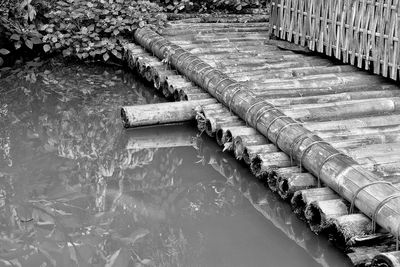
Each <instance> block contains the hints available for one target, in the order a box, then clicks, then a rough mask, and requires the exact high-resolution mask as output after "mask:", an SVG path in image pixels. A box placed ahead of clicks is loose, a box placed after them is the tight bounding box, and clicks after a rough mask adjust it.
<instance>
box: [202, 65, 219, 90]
mask: <svg viewBox="0 0 400 267" xmlns="http://www.w3.org/2000/svg"><path fill="white" fill-rule="evenodd" d="M212 71H215V72H216V73H218V75H224V73H222V72H221V71H219V70H217V69H214V68H212V69H210V71H209V72H207V73H205V74H203V77H205V76H206V75H208V74H209V73H211V72H212ZM213 79H215V76H214V77H212V78H211V79H209V80H208V81H207V83H206V84H205V87H204V88H208V86H209V85H210V82H211V81H212V80H213Z"/></svg>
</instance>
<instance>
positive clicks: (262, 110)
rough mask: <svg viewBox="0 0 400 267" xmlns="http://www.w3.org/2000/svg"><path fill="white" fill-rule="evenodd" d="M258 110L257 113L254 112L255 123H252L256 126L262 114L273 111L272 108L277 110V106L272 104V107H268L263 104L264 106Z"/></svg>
mask: <svg viewBox="0 0 400 267" xmlns="http://www.w3.org/2000/svg"><path fill="white" fill-rule="evenodd" d="M264 108H268V109H264ZM260 110H261V113H259V112H260ZM260 110H258V111H257V113H256V121H255V123H254V125H255V126H256V127H257V124H258V121H259V120H260V119H261V117H262V116H264V114H265V113H267V112H270V111H273V110H278V108H277V107H275V106H272V107H270V106H264V107H262V108H260Z"/></svg>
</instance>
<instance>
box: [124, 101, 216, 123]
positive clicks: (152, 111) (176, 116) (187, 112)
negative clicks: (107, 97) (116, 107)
mask: <svg viewBox="0 0 400 267" xmlns="http://www.w3.org/2000/svg"><path fill="white" fill-rule="evenodd" d="M216 102H217V101H216V100H215V99H205V100H198V101H190V102H189V101H186V102H175V103H159V104H148V105H137V106H126V107H122V108H121V118H122V122H123V124H124V127H125V128H135V127H141V126H150V125H156V124H168V123H177V122H183V121H190V120H194V119H195V117H196V111H195V108H196V107H198V106H199V105H202V104H211V103H216Z"/></svg>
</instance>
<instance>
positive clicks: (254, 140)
mask: <svg viewBox="0 0 400 267" xmlns="http://www.w3.org/2000/svg"><path fill="white" fill-rule="evenodd" d="M267 143H269V142H268V141H267V139H266V138H265V136H264V135H262V134H254V135H238V136H236V137H235V138H234V139H233V149H234V155H235V157H236V159H239V160H242V159H243V151H244V149H245V147H247V146H254V145H265V144H267Z"/></svg>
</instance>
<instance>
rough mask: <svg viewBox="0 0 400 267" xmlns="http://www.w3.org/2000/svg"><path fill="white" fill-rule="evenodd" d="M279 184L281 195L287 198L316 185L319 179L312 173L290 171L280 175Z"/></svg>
mask: <svg viewBox="0 0 400 267" xmlns="http://www.w3.org/2000/svg"><path fill="white" fill-rule="evenodd" d="M277 184H278V193H279V195H280V197H281V198H282V199H284V200H287V199H289V198H292V197H293V195H294V193H295V192H297V191H299V190H303V189H308V188H314V187H316V186H317V185H318V181H317V179H316V178H315V177H314V176H313V175H312V174H311V173H288V174H282V175H279V176H278V179H277Z"/></svg>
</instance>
